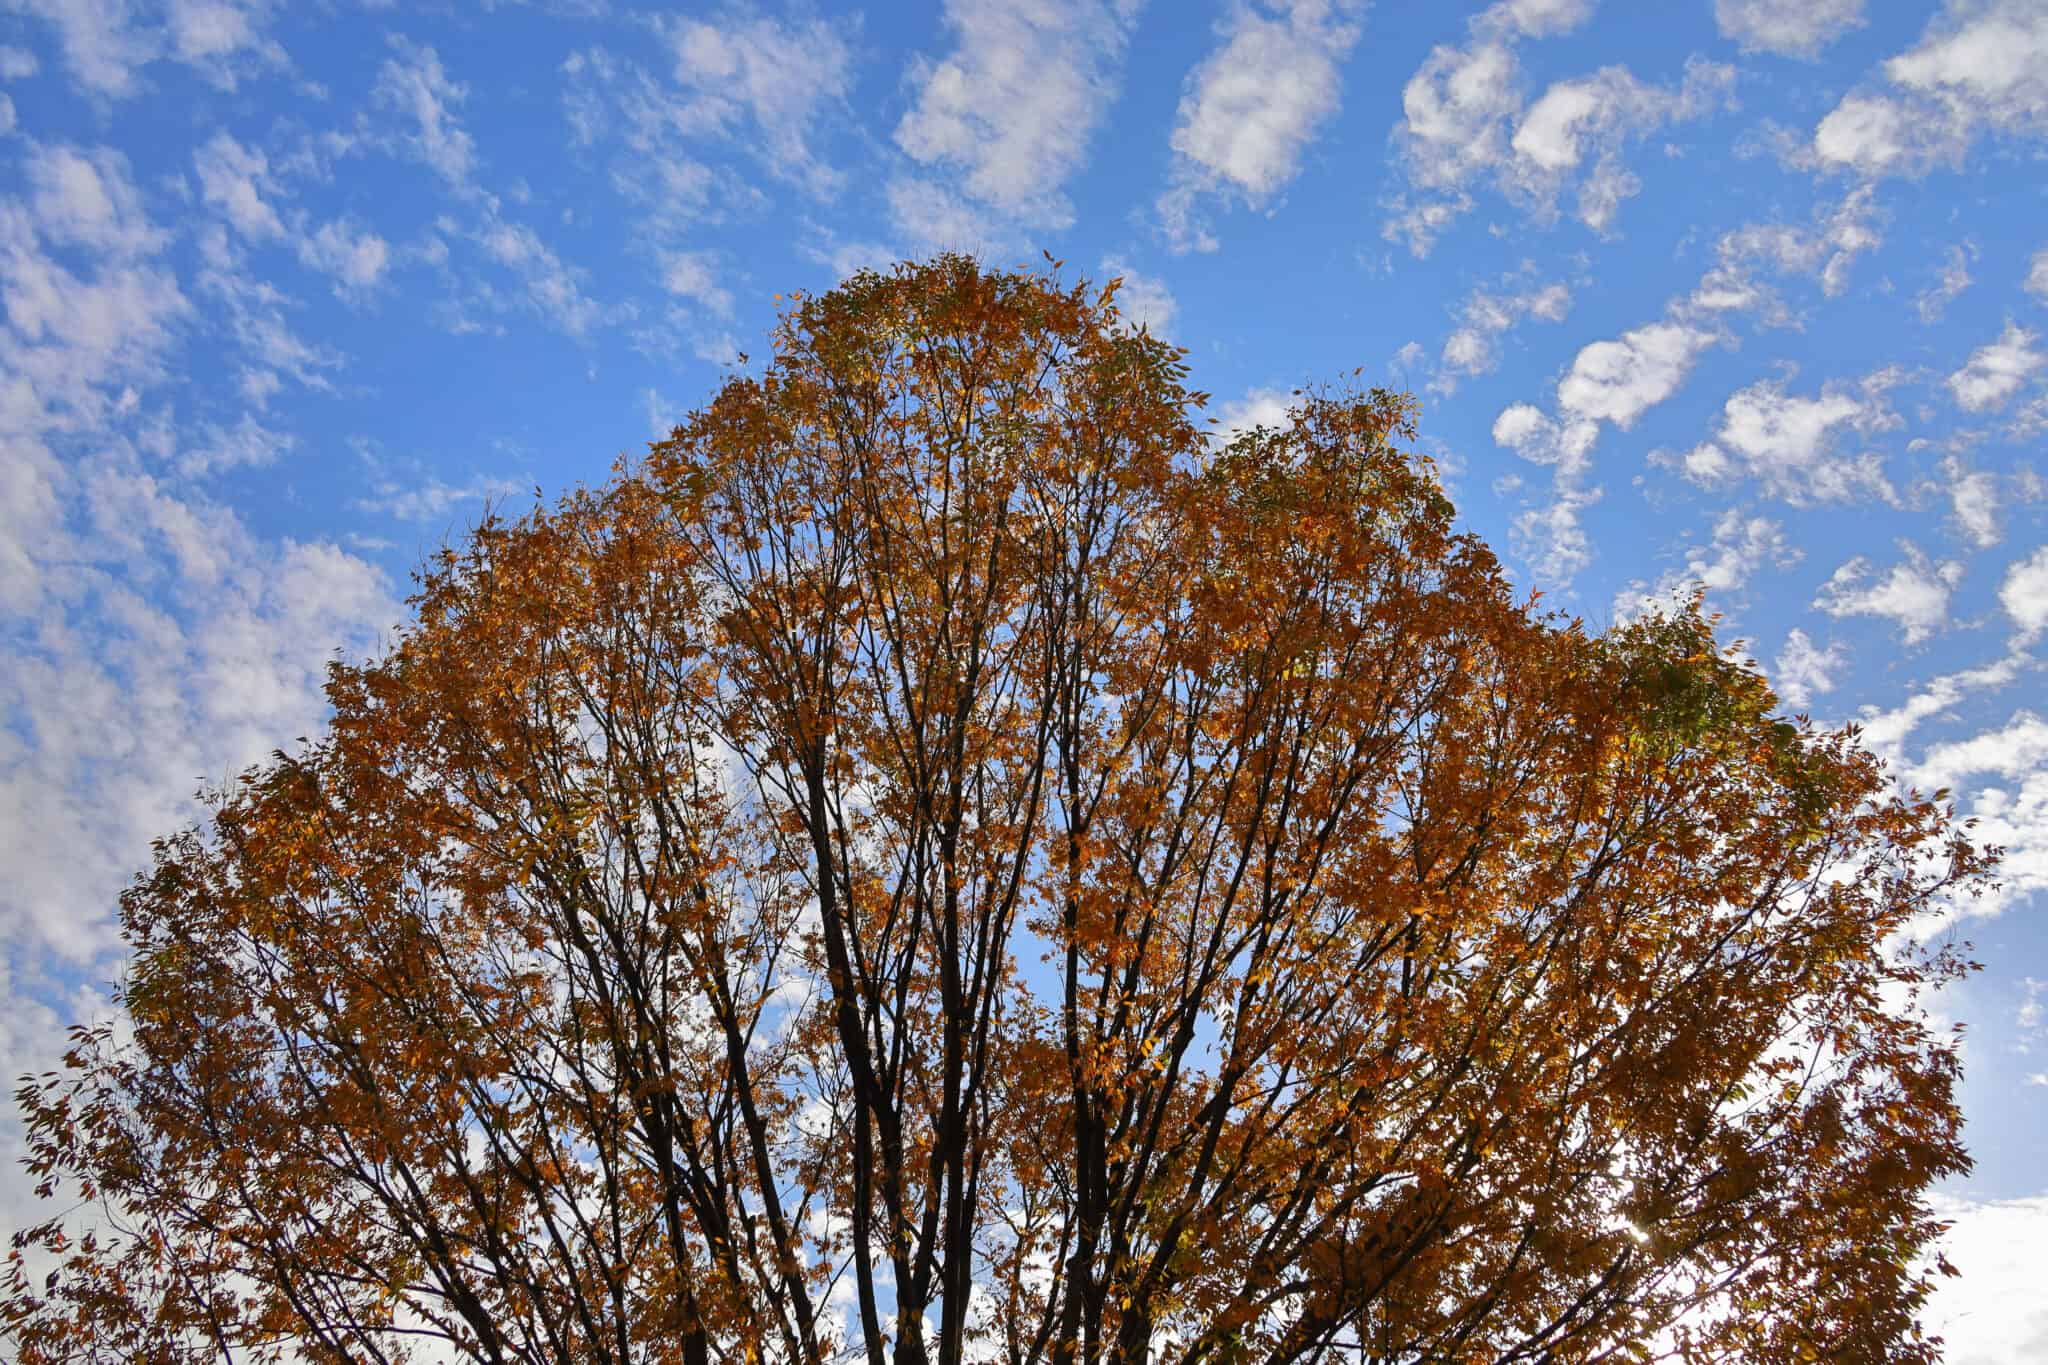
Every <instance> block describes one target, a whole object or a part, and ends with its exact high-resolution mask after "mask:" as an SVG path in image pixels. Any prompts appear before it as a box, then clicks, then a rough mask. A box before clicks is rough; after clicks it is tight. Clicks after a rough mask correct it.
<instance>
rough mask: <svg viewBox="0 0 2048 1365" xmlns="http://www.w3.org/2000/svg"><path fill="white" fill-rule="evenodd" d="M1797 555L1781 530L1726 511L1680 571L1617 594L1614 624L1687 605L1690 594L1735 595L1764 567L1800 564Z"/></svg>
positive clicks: (1736, 511) (1735, 510) (1735, 511)
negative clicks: (1706, 542)
mask: <svg viewBox="0 0 2048 1365" xmlns="http://www.w3.org/2000/svg"><path fill="white" fill-rule="evenodd" d="M1802 557H1803V556H1802V554H1801V552H1800V550H1799V549H1798V548H1797V547H1795V546H1794V545H1793V544H1792V542H1791V541H1789V540H1787V539H1786V537H1785V528H1784V526H1783V525H1781V524H1780V523H1778V522H1776V521H1773V520H1772V519H1771V518H1769V517H1761V516H1753V515H1749V514H1746V513H1744V512H1743V511H1742V510H1741V509H1739V508H1734V507H1731V508H1729V509H1728V510H1727V511H1725V512H1723V513H1722V514H1721V515H1720V517H1718V518H1717V519H1716V520H1715V522H1714V533H1713V539H1712V540H1711V541H1710V542H1709V543H1708V544H1706V545H1702V546H1694V547H1693V549H1692V552H1691V553H1690V554H1688V555H1687V556H1686V562H1685V567H1684V568H1683V569H1681V570H1676V571H1674V572H1671V573H1667V574H1664V575H1663V576H1661V577H1660V578H1659V579H1658V580H1657V582H1656V583H1655V584H1654V585H1651V586H1648V587H1645V586H1644V585H1643V584H1642V583H1641V582H1640V581H1638V582H1635V583H1631V584H1630V585H1629V586H1628V587H1627V588H1625V589H1623V590H1622V591H1621V592H1620V593H1618V594H1616V596H1615V599H1614V610H1615V616H1616V618H1617V619H1621V620H1626V619H1629V618H1632V617H1635V616H1640V615H1643V614H1645V613H1663V612H1667V611H1668V610H1670V609H1671V608H1673V607H1676V606H1678V605H1679V604H1681V603H1683V602H1685V601H1686V600H1688V599H1689V598H1690V597H1691V596H1692V594H1693V592H1694V591H1695V590H1699V591H1704V592H1706V593H1709V594H1727V593H1732V592H1736V591H1738V590H1739V589H1740V588H1742V586H1743V585H1744V584H1746V583H1748V582H1749V580H1750V578H1751V577H1753V576H1754V575H1755V574H1756V573H1757V572H1758V571H1759V570H1761V569H1763V568H1765V567H1767V566H1775V567H1778V568H1786V567H1789V566H1791V565H1793V564H1796V563H1798V562H1799V560H1800V559H1801V558H1802Z"/></svg>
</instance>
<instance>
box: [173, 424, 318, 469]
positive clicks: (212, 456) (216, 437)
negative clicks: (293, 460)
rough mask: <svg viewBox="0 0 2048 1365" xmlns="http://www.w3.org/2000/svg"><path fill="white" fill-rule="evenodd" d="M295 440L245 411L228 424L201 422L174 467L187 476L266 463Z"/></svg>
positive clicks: (294, 442)
mask: <svg viewBox="0 0 2048 1365" xmlns="http://www.w3.org/2000/svg"><path fill="white" fill-rule="evenodd" d="M297 444H298V442H297V441H296V440H295V439H294V438H293V437H291V436H290V435H288V434H286V433H284V432H281V431H272V430H271V429H270V428H268V427H266V426H264V425H263V424H262V423H261V422H258V421H257V420H256V419H255V418H254V417H253V416H250V415H249V414H247V413H244V414H243V415H242V420H241V421H239V422H237V423H236V424H235V425H234V426H232V427H223V426H221V425H220V424H219V423H217V422H206V423H202V424H201V425H200V427H199V440H198V441H197V442H196V443H195V444H193V445H192V446H190V447H189V448H187V449H186V450H185V451H184V452H183V453H182V454H180V455H179V456H178V459H177V470H178V472H179V473H180V474H183V475H185V476H187V477H188V478H196V477H199V476H201V475H206V474H217V473H220V472H222V471H224V470H229V469H244V468H252V467H255V466H259V465H267V464H270V463H271V462H272V461H274V460H276V459H277V458H278V456H280V455H283V454H286V453H287V452H289V451H290V450H291V449H292V447H293V446H295V445H297Z"/></svg>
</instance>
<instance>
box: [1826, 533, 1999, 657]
mask: <svg viewBox="0 0 2048 1365" xmlns="http://www.w3.org/2000/svg"><path fill="white" fill-rule="evenodd" d="M1899 548H1900V549H1902V550H1903V551H1904V552H1905V558H1904V559H1902V560H1900V561H1899V562H1898V563H1896V564H1894V565H1892V566H1891V568H1889V569H1886V570H1879V569H1877V568H1876V567H1875V566H1873V565H1872V564H1871V562H1870V561H1869V560H1868V559H1866V558H1865V557H1864V556H1862V555H1857V556H1856V557H1855V558H1853V559H1851V560H1849V561H1848V562H1847V563H1845V564H1843V565H1842V567H1840V568H1839V569H1836V570H1835V571H1834V573H1833V574H1832V575H1830V576H1829V578H1828V581H1827V582H1825V583H1823V584H1821V589H1820V595H1819V596H1818V597H1816V598H1814V602H1813V604H1814V606H1816V607H1819V608H1820V609H1821V610H1822V611H1824V612H1826V613H1827V614H1828V615H1830V616H1835V617H1842V616H1876V617H1880V618H1882V619H1884V620H1887V621H1890V622H1891V623H1892V624H1893V625H1894V626H1896V627H1897V628H1898V631H1899V638H1900V639H1901V640H1902V641H1903V642H1904V643H1906V644H1908V645H1917V644H1919V643H1921V642H1922V641H1924V640H1926V639H1927V638H1928V637H1929V636H1931V635H1933V634H1934V633H1935V632H1936V631H1938V630H1941V629H1942V628H1944V627H1945V626H1947V625H1948V619H1949V617H1948V605H1949V597H1950V596H1951V595H1952V594H1953V593H1954V592H1955V589H1956V585H1957V584H1959V583H1961V582H1962V581H1963V566H1962V564H1961V563H1960V562H1959V561H1956V560H1946V561H1943V562H1942V563H1939V564H1936V563H1934V562H1933V561H1931V560H1929V559H1928V557H1927V556H1926V554H1924V553H1923V552H1922V551H1921V550H1920V549H1919V548H1917V547H1916V546H1914V545H1913V544H1912V543H1911V542H1910V541H1905V542H1901V543H1900V547H1899Z"/></svg>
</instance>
